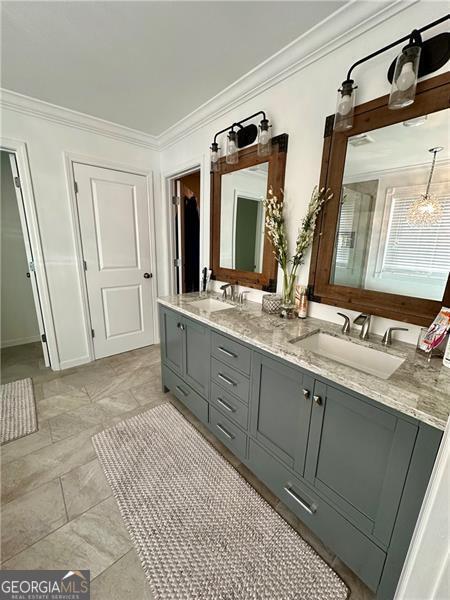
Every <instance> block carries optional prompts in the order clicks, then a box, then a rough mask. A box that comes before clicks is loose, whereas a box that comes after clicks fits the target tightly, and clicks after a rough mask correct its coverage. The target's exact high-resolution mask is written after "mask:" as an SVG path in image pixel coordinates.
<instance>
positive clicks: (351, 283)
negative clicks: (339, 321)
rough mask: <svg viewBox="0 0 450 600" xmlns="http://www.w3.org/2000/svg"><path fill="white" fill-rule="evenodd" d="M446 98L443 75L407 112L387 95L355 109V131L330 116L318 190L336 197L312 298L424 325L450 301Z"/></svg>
mask: <svg viewBox="0 0 450 600" xmlns="http://www.w3.org/2000/svg"><path fill="white" fill-rule="evenodd" d="M449 98H450V76H449V75H448V74H447V73H446V74H443V75H438V76H436V77H433V78H430V79H428V80H426V81H423V82H421V83H420V84H419V85H418V87H417V93H416V98H415V100H414V103H413V104H411V105H410V106H408V107H406V108H402V109H401V110H390V109H389V108H388V97H387V96H383V97H382V98H377V99H375V100H373V101H371V102H367V103H366V104H361V105H359V106H357V107H356V109H355V118H354V122H353V127H352V129H350V130H347V131H343V132H334V131H333V130H332V123H333V117H334V116H330V117H328V118H327V125H326V129H325V139H324V153H323V158H322V173H321V186H323V187H328V188H330V189H331V191H332V192H333V198H332V199H331V200H330V201H329V202H328V203H327V204H326V205H325V207H324V209H323V211H322V213H321V215H320V219H319V223H318V227H317V229H316V233H315V237H314V244H313V250H312V261H311V268H310V290H311V292H312V293H311V295H312V297H313V299H314V300H315V301H318V302H324V303H326V304H332V305H334V306H340V307H348V308H352V309H354V310H360V311H362V312H368V313H369V314H373V315H379V316H384V317H387V318H392V319H397V320H399V321H407V322H410V323H416V324H418V325H429V324H430V323H431V321H432V320H433V318H434V317H435V315H436V314H437V313H438V312H439V310H440V308H441V306H442V305H445V306H447V305H448V304H449V303H450V277H449V272H450V171H449V166H450V148H449V147H450V141H449V135H448V132H449V126H450V109H449V106H450V101H449ZM434 158H435V160H433V159H434ZM433 163H434V165H433Z"/></svg>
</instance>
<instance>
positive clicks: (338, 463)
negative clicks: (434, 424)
mask: <svg viewBox="0 0 450 600" xmlns="http://www.w3.org/2000/svg"><path fill="white" fill-rule="evenodd" d="M417 432H418V427H417V424H415V423H410V422H409V421H407V420H405V419H404V418H399V417H398V416H397V415H396V414H394V413H392V412H390V411H387V410H384V409H383V408H381V407H378V406H375V405H374V404H373V403H371V402H369V401H364V400H362V399H361V398H359V397H356V396H353V395H352V394H349V393H347V392H344V391H342V390H340V389H337V388H334V387H332V386H329V385H325V384H324V383H321V382H318V381H316V384H315V387H314V401H313V403H312V415H311V427H310V434H309V445H308V455H307V459H306V468H305V479H306V481H308V482H309V483H311V484H312V485H313V487H314V488H316V489H317V490H318V491H319V492H320V493H321V494H322V495H323V496H324V497H326V498H327V499H328V500H330V501H331V502H332V504H333V506H334V507H336V508H337V510H339V511H340V512H341V513H342V514H343V515H344V516H346V517H347V519H348V520H350V521H351V522H352V523H353V524H354V525H355V526H356V527H358V529H359V530H360V531H362V532H364V533H365V534H366V535H368V536H369V537H371V538H372V539H373V540H374V541H375V542H378V543H379V544H381V545H382V546H383V547H385V548H387V547H388V545H389V541H390V537H391V534H392V530H393V527H394V523H395V519H396V515H397V511H398V507H399V504H400V500H401V496H402V491H403V487H404V484H405V480H406V476H407V474H408V468H409V463H410V460H411V455H412V452H413V449H414V443H415V440H416V436H417Z"/></svg>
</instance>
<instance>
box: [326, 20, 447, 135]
mask: <svg viewBox="0 0 450 600" xmlns="http://www.w3.org/2000/svg"><path fill="white" fill-rule="evenodd" d="M449 19H450V15H448V14H447V15H445V16H443V17H441V18H440V19H437V20H436V21H433V22H432V23H428V25H425V26H424V27H421V28H420V29H414V31H413V32H412V33H410V34H409V35H406V36H404V37H402V38H400V39H398V40H396V41H395V42H392V43H391V44H388V45H387V46H384V48H380V49H379V50H376V51H375V52H372V53H371V54H368V55H367V56H365V57H364V58H361V59H359V60H357V61H356V62H355V63H354V64H353V65H352V66H351V67H350V69H349V71H348V73H347V78H346V79H345V81H344V82H343V83H342V86H341V87H340V88H339V90H338V99H337V105H336V114H335V118H334V131H346V130H348V129H351V128H352V126H353V111H354V106H355V89H356V87H357V86H355V85H354V83H355V82H354V80H353V79H352V71H353V69H354V68H355V67H357V66H359V65H361V64H362V63H365V62H366V61H368V60H370V59H371V58H374V57H375V56H378V55H379V54H382V53H383V52H386V51H387V50H390V49H391V48H394V47H395V46H397V45H398V44H402V43H404V42H408V43H407V45H406V46H405V47H404V48H403V50H402V51H401V53H400V55H399V56H398V57H397V59H396V60H395V61H394V63H393V64H391V66H390V67H389V70H388V80H389V81H390V82H391V83H392V88H391V94H390V97H389V104H388V106H389V108H391V109H398V108H403V107H405V106H409V105H410V104H412V103H413V102H414V98H415V95H416V85H417V79H418V78H420V77H424V76H425V75H429V74H430V73H434V71H437V70H438V69H440V68H441V67H443V66H444V65H445V64H446V63H447V61H448V60H449V59H450V43H449V42H450V33H449V32H444V33H440V34H438V35H436V36H434V37H432V38H430V39H428V40H425V41H424V42H423V41H422V36H421V33H423V32H424V31H427V30H428V29H431V28H432V27H436V26H437V25H440V24H441V23H444V22H445V21H448V20H449Z"/></svg>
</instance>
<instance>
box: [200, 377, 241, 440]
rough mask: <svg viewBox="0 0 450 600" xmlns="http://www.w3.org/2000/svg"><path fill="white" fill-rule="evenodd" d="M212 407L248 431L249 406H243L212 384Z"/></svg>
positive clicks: (210, 400)
mask: <svg viewBox="0 0 450 600" xmlns="http://www.w3.org/2000/svg"><path fill="white" fill-rule="evenodd" d="M209 402H210V404H211V406H214V407H215V408H217V409H218V410H219V411H220V412H221V413H223V414H224V415H226V416H227V417H228V418H229V419H231V420H232V421H234V422H235V423H237V424H238V425H240V426H241V427H242V428H243V429H245V430H247V421H248V405H247V404H243V403H242V402H241V401H240V400H237V399H236V398H235V397H234V396H232V395H231V394H228V393H227V392H226V391H225V390H223V389H222V388H221V387H220V386H218V385H217V384H216V383H212V384H211V397H210V399H209Z"/></svg>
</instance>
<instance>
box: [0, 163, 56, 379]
mask: <svg viewBox="0 0 450 600" xmlns="http://www.w3.org/2000/svg"><path fill="white" fill-rule="evenodd" d="M9 163H10V165H11V173H12V177H13V178H14V180H15V182H16V181H19V182H20V176H19V169H18V167H17V161H16V155H15V154H13V153H11V154H9ZM19 185H20V187H18V186H17V185H15V186H14V189H15V192H16V199H17V208H18V211H19V218H20V225H21V228H22V235H23V242H24V246H25V254H26V257H27V261H28V268H29V269H30V271H29V273H30V283H31V291H32V294H33V301H34V306H35V309H36V319H37V323H38V327H39V335H40V338H41V344H42V354H43V357H44V363H45V366H46V367H49V366H50V356H49V352H48V348H47V342H46V341H44V340H46V339H47V336H46V333H45V326H44V317H43V315H42V307H41V299H40V296H39V289H38V284H37V278H36V271H35V269H36V265H35V261H34V257H33V251H32V248H31V242H30V234H29V231H28V224H27V217H26V214H25V204H24V200H23V196H22V187H21V185H22V184H21V183H20V184H19ZM31 265H33V268H31ZM24 267H25V265H24Z"/></svg>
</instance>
